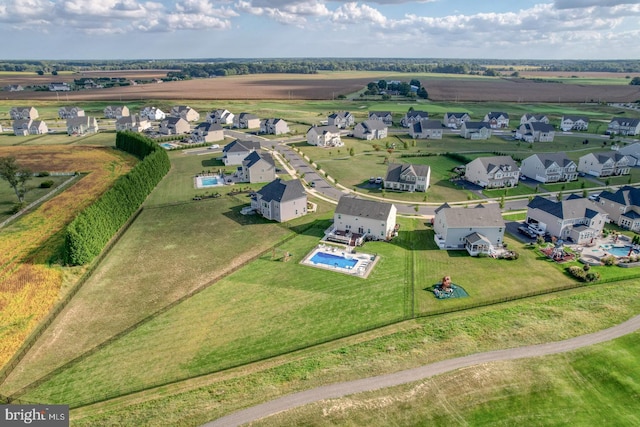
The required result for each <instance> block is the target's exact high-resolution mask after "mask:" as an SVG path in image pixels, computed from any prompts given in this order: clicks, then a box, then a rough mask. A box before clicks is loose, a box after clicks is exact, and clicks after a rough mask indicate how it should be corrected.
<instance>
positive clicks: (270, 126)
mask: <svg viewBox="0 0 640 427" xmlns="http://www.w3.org/2000/svg"><path fill="white" fill-rule="evenodd" d="M260 133H266V134H269V135H282V134H284V133H289V125H288V124H287V122H285V121H284V120H282V119H264V120H262V121H261V122H260Z"/></svg>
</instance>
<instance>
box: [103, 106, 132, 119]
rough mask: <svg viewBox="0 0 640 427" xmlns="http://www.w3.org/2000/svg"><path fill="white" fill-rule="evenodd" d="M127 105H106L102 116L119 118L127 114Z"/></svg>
mask: <svg viewBox="0 0 640 427" xmlns="http://www.w3.org/2000/svg"><path fill="white" fill-rule="evenodd" d="M129 114H130V113H129V107H127V106H126V105H107V106H106V107H105V108H104V116H105V117H106V118H107V119H119V118H120V117H125V116H129Z"/></svg>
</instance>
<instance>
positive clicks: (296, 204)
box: [251, 178, 307, 222]
mask: <svg viewBox="0 0 640 427" xmlns="http://www.w3.org/2000/svg"><path fill="white" fill-rule="evenodd" d="M251 207H252V208H254V210H255V211H256V212H258V213H259V214H261V215H262V216H263V217H265V218H267V219H270V220H274V221H278V222H285V221H289V220H290V219H294V218H298V217H301V216H303V215H305V214H306V213H307V193H306V192H305V191H304V186H303V185H302V182H300V180H299V179H293V180H291V181H283V180H282V179H280V178H277V179H275V180H274V181H271V182H270V183H268V184H267V185H265V186H264V187H262V188H261V189H260V190H258V191H257V192H256V193H255V194H254V195H253V196H252V198H251Z"/></svg>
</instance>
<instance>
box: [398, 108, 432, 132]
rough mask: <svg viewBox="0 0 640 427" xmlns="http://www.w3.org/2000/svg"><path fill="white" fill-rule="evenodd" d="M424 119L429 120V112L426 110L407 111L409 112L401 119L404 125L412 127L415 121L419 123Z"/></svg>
mask: <svg viewBox="0 0 640 427" xmlns="http://www.w3.org/2000/svg"><path fill="white" fill-rule="evenodd" d="M423 120H429V113H427V112H426V111H418V110H413V111H407V114H405V115H404V117H403V118H402V119H401V120H400V124H401V125H402V127H405V128H410V127H411V126H412V125H413V124H414V123H418V122H420V121H423Z"/></svg>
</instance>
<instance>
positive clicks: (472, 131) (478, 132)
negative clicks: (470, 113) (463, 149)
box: [460, 121, 492, 140]
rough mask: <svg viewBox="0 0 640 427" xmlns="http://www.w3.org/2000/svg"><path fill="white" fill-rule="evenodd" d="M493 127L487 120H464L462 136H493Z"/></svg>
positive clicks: (478, 137)
mask: <svg viewBox="0 0 640 427" xmlns="http://www.w3.org/2000/svg"><path fill="white" fill-rule="evenodd" d="M491 132H492V131H491V127H490V126H489V124H488V123H487V122H472V121H467V122H463V123H462V126H461V127H460V136H461V137H463V138H465V139H473V140H481V139H489V138H491Z"/></svg>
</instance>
